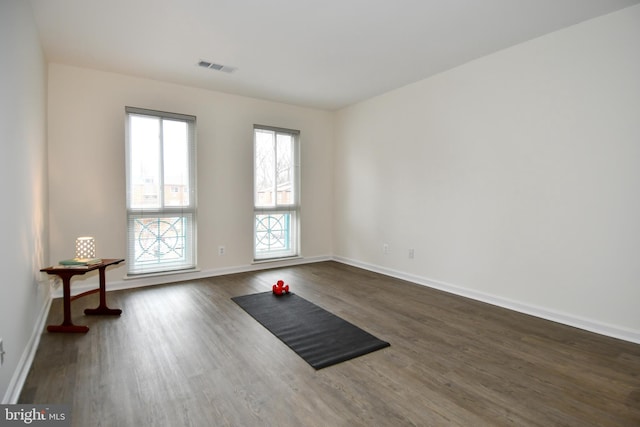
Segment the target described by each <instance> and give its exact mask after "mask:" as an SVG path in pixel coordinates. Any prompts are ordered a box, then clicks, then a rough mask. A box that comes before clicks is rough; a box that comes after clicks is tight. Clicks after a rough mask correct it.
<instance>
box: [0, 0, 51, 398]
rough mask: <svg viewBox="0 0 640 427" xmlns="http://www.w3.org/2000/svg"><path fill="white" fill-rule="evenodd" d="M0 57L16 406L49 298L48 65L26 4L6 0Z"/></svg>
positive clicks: (4, 315) (8, 344) (8, 393)
mask: <svg viewBox="0 0 640 427" xmlns="http://www.w3.org/2000/svg"><path fill="white" fill-rule="evenodd" d="M0 58H2V60H1V61H0V182H2V208H1V209H0V224H2V225H3V230H2V244H0V271H2V279H0V339H2V340H3V345H4V350H5V351H6V354H5V361H4V364H3V365H2V366H0V398H2V400H1V401H2V402H3V403H12V402H15V400H16V399H17V393H19V391H20V388H21V386H22V383H20V381H24V378H25V375H26V373H27V372H26V370H27V369H28V368H29V366H28V365H29V363H30V361H28V359H29V357H32V356H33V354H32V353H31V350H33V349H34V348H35V345H36V344H37V340H38V337H39V334H40V329H39V326H42V325H41V322H42V320H43V318H42V317H43V316H44V315H45V314H46V309H47V308H48V301H49V299H48V296H49V287H48V281H47V279H46V278H45V277H44V276H43V275H42V274H41V273H40V272H39V269H40V268H42V267H45V266H46V265H45V263H46V262H47V258H48V252H47V251H48V242H47V188H46V175H47V163H46V154H47V146H46V138H45V137H46V134H45V133H46V132H45V129H46V109H45V107H46V64H45V60H44V56H43V53H42V49H41V47H40V42H39V40H38V34H37V31H36V28H35V24H34V21H33V17H32V15H31V10H30V8H29V5H28V3H26V2H23V1H19V0H15V1H14V0H3V1H2V2H0Z"/></svg>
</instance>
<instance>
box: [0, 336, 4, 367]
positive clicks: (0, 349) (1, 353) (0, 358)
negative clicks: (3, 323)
mask: <svg viewBox="0 0 640 427" xmlns="http://www.w3.org/2000/svg"><path fill="white" fill-rule="evenodd" d="M3 363H4V345H3V344H2V338H0V366H2V364H3Z"/></svg>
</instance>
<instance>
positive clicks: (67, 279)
mask: <svg viewBox="0 0 640 427" xmlns="http://www.w3.org/2000/svg"><path fill="white" fill-rule="evenodd" d="M62 289H63V295H62V302H63V306H64V320H63V321H62V324H60V325H49V326H47V331H49V332H77V333H86V332H87V331H89V327H88V326H80V325H74V324H73V322H72V321H71V276H66V275H65V276H64V277H63V278H62Z"/></svg>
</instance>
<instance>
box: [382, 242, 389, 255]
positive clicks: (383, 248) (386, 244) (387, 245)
mask: <svg viewBox="0 0 640 427" xmlns="http://www.w3.org/2000/svg"><path fill="white" fill-rule="evenodd" d="M382 252H383V253H385V254H388V253H389V244H388V243H383V244H382Z"/></svg>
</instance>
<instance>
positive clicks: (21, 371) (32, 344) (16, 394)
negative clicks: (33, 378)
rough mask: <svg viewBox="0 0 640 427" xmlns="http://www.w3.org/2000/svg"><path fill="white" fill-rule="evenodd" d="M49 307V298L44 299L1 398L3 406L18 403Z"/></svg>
mask: <svg viewBox="0 0 640 427" xmlns="http://www.w3.org/2000/svg"><path fill="white" fill-rule="evenodd" d="M50 307H51V298H50V297H48V298H45V299H44V303H43V304H42V307H41V308H40V313H39V314H38V318H37V320H36V323H35V325H34V326H33V331H32V332H31V337H30V338H29V341H28V342H27V346H26V347H25V349H24V351H23V352H22V356H21V357H20V361H19V362H18V366H17V367H16V370H15V371H14V373H13V376H12V377H11V381H10V382H9V387H8V388H7V392H6V393H5V395H4V397H3V398H2V403H3V404H14V403H17V402H18V399H19V398H20V393H21V392H22V387H23V386H24V382H25V381H26V380H27V375H28V374H29V370H30V369H31V364H32V363H33V358H34V357H35V355H36V351H37V350H38V344H39V343H40V337H41V336H42V330H43V328H44V325H45V323H46V321H47V316H48V315H49V308H50Z"/></svg>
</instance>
